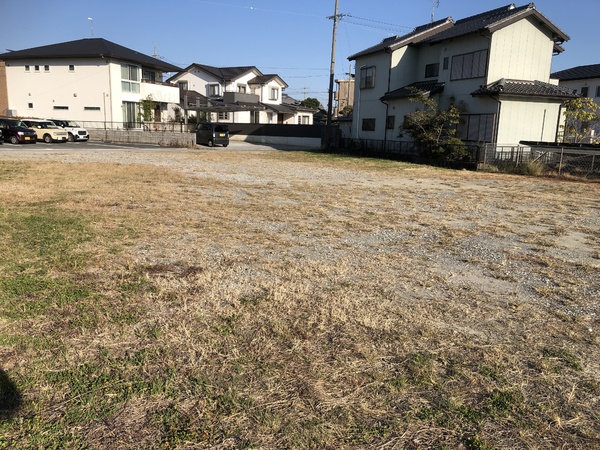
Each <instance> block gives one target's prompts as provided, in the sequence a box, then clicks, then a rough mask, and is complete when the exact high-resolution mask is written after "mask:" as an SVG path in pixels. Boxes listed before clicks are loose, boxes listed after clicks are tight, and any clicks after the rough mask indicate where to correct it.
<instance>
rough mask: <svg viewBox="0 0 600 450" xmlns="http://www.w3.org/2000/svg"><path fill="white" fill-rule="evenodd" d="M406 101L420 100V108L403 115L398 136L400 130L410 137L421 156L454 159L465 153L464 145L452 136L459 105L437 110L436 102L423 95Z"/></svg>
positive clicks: (454, 134) (458, 114)
mask: <svg viewBox="0 0 600 450" xmlns="http://www.w3.org/2000/svg"><path fill="white" fill-rule="evenodd" d="M410 100H411V101H412V102H418V103H421V104H422V105H423V108H422V109H417V110H416V111H414V112H412V113H409V114H407V115H406V116H405V118H404V124H402V125H401V126H400V134H399V136H400V137H402V136H403V134H404V133H407V134H408V135H409V136H411V137H412V139H413V141H414V142H415V143H416V145H417V147H418V148H419V150H420V151H421V154H423V155H425V156H429V157H436V158H444V159H448V160H457V159H460V158H462V157H464V156H466V155H467V153H468V150H467V147H466V145H465V144H464V142H463V141H461V140H460V139H459V138H458V137H456V127H457V125H458V124H459V123H460V113H461V110H460V108H458V107H457V106H455V105H454V104H451V105H450V106H449V107H448V108H447V109H438V104H437V102H436V101H435V100H434V99H432V98H427V97H425V96H424V95H423V94H419V95H418V96H416V97H413V98H411V99H410Z"/></svg>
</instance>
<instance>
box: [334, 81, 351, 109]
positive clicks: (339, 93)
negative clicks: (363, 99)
mask: <svg viewBox="0 0 600 450" xmlns="http://www.w3.org/2000/svg"><path fill="white" fill-rule="evenodd" d="M335 83H336V85H337V89H336V90H335V92H334V100H335V102H336V103H335V107H334V110H333V115H334V116H335V117H337V116H339V115H340V112H341V111H342V110H343V109H344V108H345V107H346V106H353V105H354V76H350V77H349V78H348V79H346V80H342V79H340V80H335Z"/></svg>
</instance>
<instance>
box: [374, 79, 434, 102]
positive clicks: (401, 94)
mask: <svg viewBox="0 0 600 450" xmlns="http://www.w3.org/2000/svg"><path fill="white" fill-rule="evenodd" d="M443 90H444V83H440V82H438V81H437V80H433V81H419V82H417V83H412V84H409V85H407V86H403V87H401V88H399V89H396V90H394V91H391V92H387V93H386V94H385V95H384V96H383V97H381V101H386V100H398V99H402V98H410V97H417V96H418V95H421V94H426V95H432V94H437V93H439V92H442V91H443Z"/></svg>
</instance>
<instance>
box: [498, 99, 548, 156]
mask: <svg viewBox="0 0 600 450" xmlns="http://www.w3.org/2000/svg"><path fill="white" fill-rule="evenodd" d="M501 108H502V109H501V113H500V123H499V126H498V140H497V144H498V145H516V144H518V143H519V141H545V142H553V141H554V140H555V139H556V128H557V124H558V121H559V114H560V103H547V102H535V101H527V102H526V101H510V100H503V101H502V107H501Z"/></svg>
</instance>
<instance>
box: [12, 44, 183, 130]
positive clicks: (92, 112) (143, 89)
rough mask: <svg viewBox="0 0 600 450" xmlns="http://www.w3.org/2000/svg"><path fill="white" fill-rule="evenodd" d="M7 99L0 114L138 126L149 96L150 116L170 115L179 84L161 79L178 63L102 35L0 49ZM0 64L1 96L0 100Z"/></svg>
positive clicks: (91, 124) (130, 126)
mask: <svg viewBox="0 0 600 450" xmlns="http://www.w3.org/2000/svg"><path fill="white" fill-rule="evenodd" d="M0 60H1V61H4V63H5V65H6V67H5V68H4V69H5V76H6V83H5V86H6V93H7V101H6V102H5V103H4V104H1V103H0V108H1V109H2V110H1V111H0V114H4V115H8V116H18V117H39V118H46V119H52V118H55V119H68V120H76V121H79V122H83V123H85V124H87V126H92V127H93V126H98V127H99V126H104V124H106V126H107V127H108V128H139V127H141V120H140V112H141V108H140V105H141V103H142V102H143V101H144V100H145V99H152V101H153V102H154V110H153V111H152V120H153V121H156V122H160V121H166V120H168V116H167V105H168V104H169V103H178V102H179V89H178V87H177V86H174V85H170V84H166V83H163V82H162V79H163V73H166V72H177V71H179V70H181V69H180V68H179V67H176V66H173V65H171V64H168V63H165V62H164V61H161V60H159V59H156V58H153V57H151V56H147V55H144V54H142V53H139V52H136V51H135V50H131V49H128V48H126V47H123V46H121V45H118V44H115V43H113V42H110V41H107V40H106V39H101V38H90V39H80V40H77V41H71V42H63V43H60V44H52V45H46V46H42V47H35V48H30V49H26V50H20V51H11V52H8V53H3V54H0ZM1 84H2V76H1V69H0V102H2V97H3V96H2V89H3V87H2V86H1Z"/></svg>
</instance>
